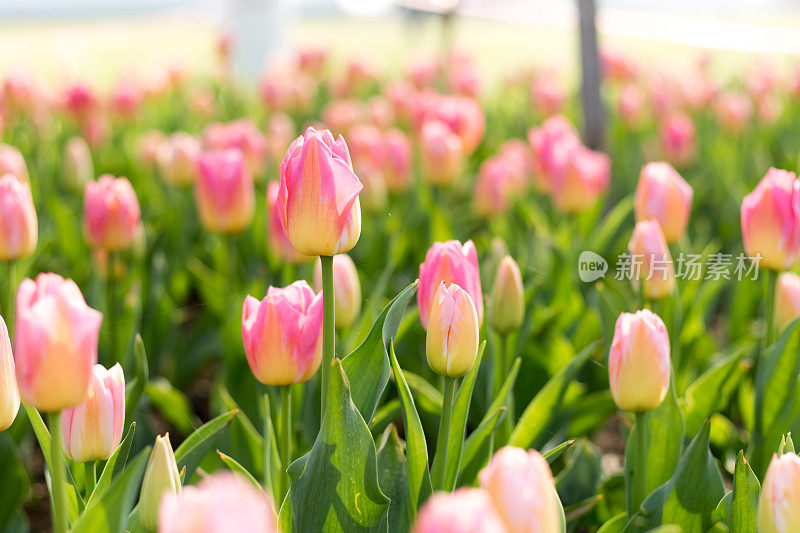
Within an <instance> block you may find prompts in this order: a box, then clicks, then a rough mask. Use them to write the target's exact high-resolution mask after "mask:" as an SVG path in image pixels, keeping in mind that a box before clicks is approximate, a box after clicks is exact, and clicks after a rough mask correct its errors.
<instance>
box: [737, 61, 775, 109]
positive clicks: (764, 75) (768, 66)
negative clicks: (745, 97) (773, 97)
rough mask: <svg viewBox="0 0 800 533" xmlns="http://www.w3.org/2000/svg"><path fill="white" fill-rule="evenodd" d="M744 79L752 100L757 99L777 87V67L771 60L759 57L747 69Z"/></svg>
mask: <svg viewBox="0 0 800 533" xmlns="http://www.w3.org/2000/svg"><path fill="white" fill-rule="evenodd" d="M744 81H745V86H746V87H747V92H748V93H750V96H751V97H752V98H753V100H755V101H758V100H760V99H761V98H763V97H765V96H766V95H767V94H769V93H770V92H772V91H773V90H774V89H775V88H776V87H777V84H778V71H777V68H776V67H775V65H774V64H773V63H772V62H770V61H768V60H766V59H764V58H759V59H757V60H756V61H754V62H753V64H752V65H751V67H750V68H749V70H748V71H747V73H746V75H745V80H744Z"/></svg>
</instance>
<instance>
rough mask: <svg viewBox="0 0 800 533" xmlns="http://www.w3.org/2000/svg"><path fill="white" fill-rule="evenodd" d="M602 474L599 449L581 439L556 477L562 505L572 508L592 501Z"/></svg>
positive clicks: (567, 456)
mask: <svg viewBox="0 0 800 533" xmlns="http://www.w3.org/2000/svg"><path fill="white" fill-rule="evenodd" d="M601 474H602V467H601V464H600V450H599V448H598V447H597V446H596V445H594V444H592V443H591V442H589V441H587V440H586V439H580V440H579V441H578V442H577V444H576V445H575V446H573V447H572V448H571V449H570V452H569V453H568V454H567V455H566V459H565V466H564V468H563V469H562V470H561V472H560V473H559V474H558V476H557V477H556V489H558V494H559V499H560V500H561V503H562V504H563V505H566V506H571V505H575V504H578V503H579V502H583V501H584V500H590V499H591V498H592V497H593V496H594V495H595V494H596V493H597V487H598V485H599V484H600V476H601ZM579 507H580V506H579Z"/></svg>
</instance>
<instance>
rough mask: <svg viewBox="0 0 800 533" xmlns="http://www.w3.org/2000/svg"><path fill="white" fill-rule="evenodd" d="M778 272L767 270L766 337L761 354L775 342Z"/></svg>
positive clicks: (765, 291) (765, 290)
mask: <svg viewBox="0 0 800 533" xmlns="http://www.w3.org/2000/svg"><path fill="white" fill-rule="evenodd" d="M777 276H778V273H777V272H775V271H774V270H769V269H768V270H767V276H766V281H765V283H766V284H767V286H766V287H765V288H764V293H765V296H766V307H765V309H764V337H763V344H762V346H761V356H762V357H763V356H764V353H766V351H767V349H768V348H769V347H770V346H772V343H773V342H775V337H774V333H775V324H774V323H773V322H775V285H776V282H777Z"/></svg>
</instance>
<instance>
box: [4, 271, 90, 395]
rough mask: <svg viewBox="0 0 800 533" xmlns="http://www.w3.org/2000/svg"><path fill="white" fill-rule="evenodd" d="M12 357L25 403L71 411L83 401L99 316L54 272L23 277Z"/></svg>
mask: <svg viewBox="0 0 800 533" xmlns="http://www.w3.org/2000/svg"><path fill="white" fill-rule="evenodd" d="M16 312H17V316H16V328H15V338H14V355H15V360H16V366H17V368H16V370H17V383H18V384H19V389H20V395H21V396H22V399H23V401H25V403H27V404H30V405H32V406H34V407H36V408H37V409H40V410H43V411H58V410H60V409H64V408H66V407H73V406H75V405H77V404H79V403H80V402H82V401H83V399H84V398H85V397H86V391H87V390H88V388H89V379H90V377H91V375H92V366H94V365H95V363H97V339H98V336H99V334H100V322H102V320H103V315H101V314H100V313H99V312H98V311H95V310H94V309H92V308H91V307H89V306H88V305H86V302H85V301H84V299H83V295H82V294H81V291H80V289H79V288H78V286H77V285H75V282H74V281H72V280H66V279H64V278H62V277H61V276H59V275H58V274H39V275H38V276H37V277H36V281H33V280H31V279H24V280H22V283H20V284H19V288H18V289H17V308H16Z"/></svg>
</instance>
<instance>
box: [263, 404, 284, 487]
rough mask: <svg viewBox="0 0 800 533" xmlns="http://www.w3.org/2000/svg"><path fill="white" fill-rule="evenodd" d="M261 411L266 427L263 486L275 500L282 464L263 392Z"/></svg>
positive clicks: (268, 406)
mask: <svg viewBox="0 0 800 533" xmlns="http://www.w3.org/2000/svg"><path fill="white" fill-rule="evenodd" d="M262 405H263V407H262V409H263V413H264V427H265V428H266V429H265V431H266V434H267V438H266V440H265V439H262V447H263V452H264V459H263V460H262V462H263V463H264V468H265V469H266V470H265V472H264V486H265V488H266V490H267V493H268V494H271V495H273V497H274V498H275V501H278V499H279V498H280V495H279V494H278V492H277V491H278V490H279V488H280V486H281V484H280V479H281V476H282V472H283V466H282V465H281V458H280V456H279V454H278V439H277V438H276V437H275V428H274V427H273V425H272V416H271V414H270V413H272V410H271V409H270V404H269V394H264V400H263V403H262Z"/></svg>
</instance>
